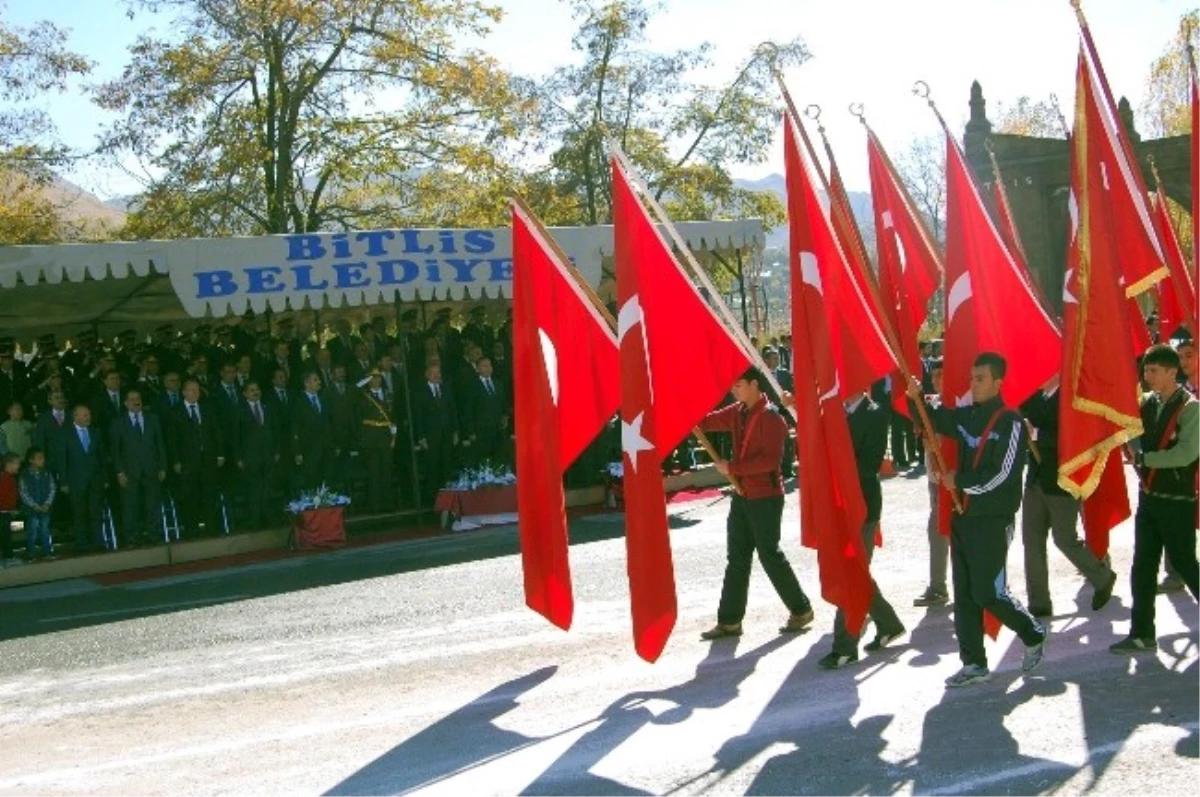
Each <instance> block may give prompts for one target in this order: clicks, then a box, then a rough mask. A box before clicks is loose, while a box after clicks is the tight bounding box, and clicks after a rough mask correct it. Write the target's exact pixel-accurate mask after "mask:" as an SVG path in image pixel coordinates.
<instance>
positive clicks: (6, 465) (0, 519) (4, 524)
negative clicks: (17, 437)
mask: <svg viewBox="0 0 1200 797" xmlns="http://www.w3.org/2000/svg"><path fill="white" fill-rule="evenodd" d="M0 462H2V463H3V470H0V564H2V565H3V566H4V567H9V566H10V565H14V564H17V560H16V559H14V558H13V542H12V521H13V518H15V517H16V516H17V507H18V502H19V495H20V491H19V490H18V489H17V474H18V473H19V472H20V471H21V458H20V457H18V456H17V455H16V454H5V455H4V457H3V459H2V460H0Z"/></svg>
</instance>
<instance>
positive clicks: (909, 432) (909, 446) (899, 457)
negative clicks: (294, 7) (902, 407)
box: [890, 412, 919, 468]
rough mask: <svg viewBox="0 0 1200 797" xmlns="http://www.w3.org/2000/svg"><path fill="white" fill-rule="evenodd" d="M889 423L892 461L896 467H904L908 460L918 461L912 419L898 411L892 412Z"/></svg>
mask: <svg viewBox="0 0 1200 797" xmlns="http://www.w3.org/2000/svg"><path fill="white" fill-rule="evenodd" d="M890 423H891V432H892V463H893V464H895V466H896V467H897V468H904V467H907V465H908V464H909V463H910V462H913V461H918V462H919V460H917V459H916V457H917V438H916V434H915V433H914V432H913V425H912V421H910V420H909V419H908V418H905V417H904V416H903V415H901V414H900V413H898V412H893V413H892V417H891V421H890Z"/></svg>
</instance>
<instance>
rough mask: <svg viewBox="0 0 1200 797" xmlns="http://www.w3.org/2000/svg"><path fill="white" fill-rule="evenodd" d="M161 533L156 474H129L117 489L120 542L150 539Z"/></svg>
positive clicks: (160, 506) (159, 498) (160, 511)
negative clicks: (127, 478)
mask: <svg viewBox="0 0 1200 797" xmlns="http://www.w3.org/2000/svg"><path fill="white" fill-rule="evenodd" d="M161 533H162V490H161V489H160V488H159V482H158V474H157V473H147V474H144V475H141V476H136V477H132V476H131V477H129V480H128V483H127V484H126V485H125V486H124V487H122V488H121V543H122V544H123V545H128V544H129V543H131V542H133V541H134V540H139V539H141V540H152V539H154V538H155V537H157V536H159V535H160V534H161Z"/></svg>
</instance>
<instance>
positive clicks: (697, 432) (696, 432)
mask: <svg viewBox="0 0 1200 797" xmlns="http://www.w3.org/2000/svg"><path fill="white" fill-rule="evenodd" d="M511 199H512V203H513V204H514V205H516V206H517V208H518V209H519V210H520V211H521V215H523V216H524V217H525V220H526V221H528V222H529V223H530V224H531V225H533V227H534V228H535V229H536V230H537V231H538V235H540V236H541V238H542V240H543V241H545V242H546V245H547V246H549V247H550V250H551V251H552V252H554V254H555V256H556V257H558V259H559V262H561V263H562V265H563V267H564V268H565V269H566V270H567V273H568V274H570V275H571V278H572V279H573V280H575V284H576V285H578V286H579V290H580V291H582V293H583V295H584V296H586V297H587V298H588V301H590V302H591V303H592V307H594V308H596V312H597V313H599V314H600V317H601V318H603V319H604V321H605V323H607V324H608V328H609V329H611V330H612V331H613V332H616V331H617V319H615V318H613V315H612V313H610V312H609V311H608V308H607V307H605V306H604V302H602V301H600V297H599V296H598V295H597V294H596V291H595V290H594V289H593V288H592V286H591V285H589V284H588V281H587V280H586V279H584V278H583V275H582V274H580V273H579V269H577V268H575V264H574V263H572V262H571V258H570V257H568V256H567V253H566V252H564V251H563V250H562V248H561V247H560V246H559V245H558V242H557V241H555V240H554V236H552V235H551V234H550V231H549V230H547V229H546V228H545V226H543V225H542V222H541V220H540V219H538V217H537V214H535V213H534V212H533V209H532V208H530V207H529V205H528V204H526V203H525V200H523V199H521V197H519V196H517V195H515V194H514V195H512V197H511ZM692 436H693V437H695V438H696V442H698V443H699V444H700V445H701V446H702V447H703V448H704V450H705V451H706V452H707V453H708V456H709V457H710V458H711V459H712V460H713V461H714V462H716V461H717V460H718V459H722V457H721V455H720V454H719V453H718V452H717V449H716V448H715V447H714V446H713V444H712V441H711V440H709V439H708V435H706V434H705V433H704V432H703V431H702V430H701V429H700V427H699V426H696V427H693V429H692ZM725 478H727V479H728V480H729V483H730V485H732V487H733V489H734V492H736V493H737V494H738V495H742V494H743V492H742V486H741V485H740V484H739V483H738V480H737V478H736V477H735V476H733V475H732V474H726V476H725Z"/></svg>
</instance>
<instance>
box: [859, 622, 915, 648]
mask: <svg viewBox="0 0 1200 797" xmlns="http://www.w3.org/2000/svg"><path fill="white" fill-rule="evenodd" d="M904 631H905V629H904V628H901V629H900V630H899V631H893V632H892V633H890V634H876V635H875V638H874V639H872V640H871V641H870V642H868V643H867V644H866V646H865V647H864V648H863V649H864V650H866V651H867V652H868V653H878V652H879V651H881V650H883V649H884V648H886V647H887V646H888V645H890V644H892V643H893V642H895V641H896V640H897V639H899V638H900V637H902V636H904Z"/></svg>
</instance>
